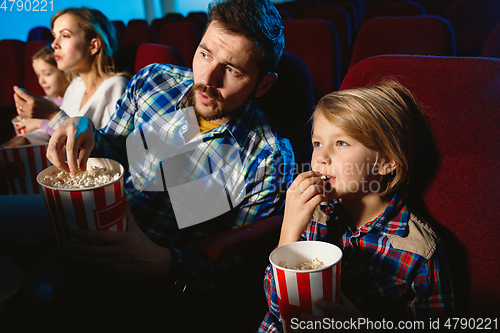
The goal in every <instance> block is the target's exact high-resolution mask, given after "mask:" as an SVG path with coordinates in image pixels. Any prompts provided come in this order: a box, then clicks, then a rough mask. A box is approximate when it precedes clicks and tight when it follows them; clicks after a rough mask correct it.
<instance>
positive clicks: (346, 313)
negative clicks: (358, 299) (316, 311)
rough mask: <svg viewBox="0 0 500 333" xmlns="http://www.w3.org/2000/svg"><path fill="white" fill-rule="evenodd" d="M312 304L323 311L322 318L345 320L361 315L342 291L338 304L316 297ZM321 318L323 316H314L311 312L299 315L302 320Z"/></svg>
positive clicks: (317, 319)
mask: <svg viewBox="0 0 500 333" xmlns="http://www.w3.org/2000/svg"><path fill="white" fill-rule="evenodd" d="M314 305H316V306H317V307H318V308H320V309H322V310H323V311H324V313H325V316H324V318H333V319H335V320H336V321H345V320H350V319H357V318H362V317H363V316H362V314H361V313H360V312H359V311H358V309H357V308H356V307H355V306H354V304H353V303H352V302H351V301H350V300H349V299H348V298H347V297H346V296H345V295H344V293H342V292H340V304H339V303H333V302H328V301H325V300H324V299H321V298H318V299H315V300H314ZM322 319H323V318H320V317H316V316H313V315H311V314H302V315H301V316H300V320H303V321H321V320H322Z"/></svg>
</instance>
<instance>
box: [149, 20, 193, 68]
mask: <svg viewBox="0 0 500 333" xmlns="http://www.w3.org/2000/svg"><path fill="white" fill-rule="evenodd" d="M201 37H202V30H201V29H200V27H199V26H198V25H197V24H196V23H194V22H189V21H184V22H175V23H167V24H165V25H164V26H163V28H162V29H161V32H160V37H159V39H158V43H159V44H164V45H168V46H171V47H173V48H176V49H177V50H179V51H180V52H181V54H182V56H183V57H184V62H185V64H186V67H188V68H191V67H192V66H193V57H194V54H195V52H196V49H197V48H198V44H199V43H200V40H201Z"/></svg>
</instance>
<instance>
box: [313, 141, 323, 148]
mask: <svg viewBox="0 0 500 333" xmlns="http://www.w3.org/2000/svg"><path fill="white" fill-rule="evenodd" d="M313 147H314V148H318V147H321V142H317V141H315V142H313Z"/></svg>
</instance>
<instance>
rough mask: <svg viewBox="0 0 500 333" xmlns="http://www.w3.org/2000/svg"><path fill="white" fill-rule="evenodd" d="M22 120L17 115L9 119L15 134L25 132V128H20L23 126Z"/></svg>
mask: <svg viewBox="0 0 500 333" xmlns="http://www.w3.org/2000/svg"><path fill="white" fill-rule="evenodd" d="M23 121H24V119H23V118H21V117H19V116H17V117H15V118H14V119H12V120H11V122H12V125H13V126H14V129H15V131H16V135H21V134H26V128H25V127H23V128H21V126H23Z"/></svg>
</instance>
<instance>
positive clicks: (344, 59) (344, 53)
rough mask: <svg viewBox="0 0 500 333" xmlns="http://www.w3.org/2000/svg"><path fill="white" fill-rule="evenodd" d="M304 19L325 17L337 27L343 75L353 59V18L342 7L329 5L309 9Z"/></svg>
mask: <svg viewBox="0 0 500 333" xmlns="http://www.w3.org/2000/svg"><path fill="white" fill-rule="evenodd" d="M302 18H303V19H324V20H327V21H330V22H331V23H332V24H333V25H334V26H335V28H336V29H337V35H338V38H339V52H340V66H341V68H342V76H343V74H345V72H347V68H348V66H349V62H350V60H351V50H352V41H353V37H352V36H353V31H352V25H351V18H350V17H349V14H348V13H347V11H346V10H345V9H344V8H342V7H337V6H329V7H318V8H313V9H309V10H308V11H307V12H305V13H304V15H302Z"/></svg>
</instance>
